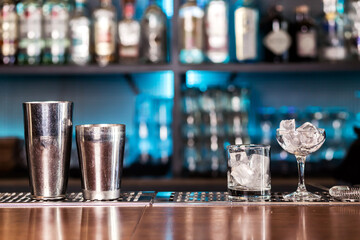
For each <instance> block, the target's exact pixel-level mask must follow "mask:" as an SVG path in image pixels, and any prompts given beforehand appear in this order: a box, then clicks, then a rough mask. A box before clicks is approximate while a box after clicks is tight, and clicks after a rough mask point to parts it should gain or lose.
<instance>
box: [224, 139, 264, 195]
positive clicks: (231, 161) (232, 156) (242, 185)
mask: <svg viewBox="0 0 360 240" xmlns="http://www.w3.org/2000/svg"><path fill="white" fill-rule="evenodd" d="M227 154H228V171H227V174H228V177H227V179H228V182H227V185H228V192H229V199H230V200H231V201H266V200H269V199H270V189H271V185H270V146H269V145H255V144H243V145H230V146H228V147H227Z"/></svg>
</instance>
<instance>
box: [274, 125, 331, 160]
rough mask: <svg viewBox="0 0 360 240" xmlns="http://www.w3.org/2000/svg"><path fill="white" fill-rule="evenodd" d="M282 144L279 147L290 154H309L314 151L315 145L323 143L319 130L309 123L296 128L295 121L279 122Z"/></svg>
mask: <svg viewBox="0 0 360 240" xmlns="http://www.w3.org/2000/svg"><path fill="white" fill-rule="evenodd" d="M279 129H280V130H281V131H284V132H282V141H283V142H282V143H280V145H281V146H282V147H283V148H284V149H285V150H286V151H288V152H290V153H293V154H294V153H298V154H299V153H306V152H307V153H309V152H312V150H315V148H316V147H317V145H318V144H319V143H321V142H322V141H324V136H323V135H322V134H320V132H319V129H318V128H317V127H315V126H314V125H313V124H311V123H310V122H306V123H304V124H303V125H301V126H300V127H298V128H296V125H295V119H290V120H283V121H281V122H280V128H279Z"/></svg>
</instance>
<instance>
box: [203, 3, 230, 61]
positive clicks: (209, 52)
mask: <svg viewBox="0 0 360 240" xmlns="http://www.w3.org/2000/svg"><path fill="white" fill-rule="evenodd" d="M227 11H228V7H227V3H226V2H225V1H224V0H210V1H209V3H208V4H207V6H206V9H205V20H204V22H205V25H204V26H205V41H206V44H205V54H206V57H207V59H208V60H209V61H210V62H213V63H226V62H228V61H229V39H228V14H227Z"/></svg>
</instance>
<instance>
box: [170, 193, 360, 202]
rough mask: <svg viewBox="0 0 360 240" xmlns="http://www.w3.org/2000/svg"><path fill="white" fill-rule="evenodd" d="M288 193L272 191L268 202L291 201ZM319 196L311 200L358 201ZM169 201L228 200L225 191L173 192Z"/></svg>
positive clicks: (357, 200) (325, 195)
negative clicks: (286, 197)
mask: <svg viewBox="0 0 360 240" xmlns="http://www.w3.org/2000/svg"><path fill="white" fill-rule="evenodd" d="M286 194H288V193H287V192H285V193H280V192H273V193H271V198H270V200H269V201H268V202H273V203H287V202H291V201H289V200H285V199H284V198H283V195H286ZM315 194H318V195H320V196H321V199H320V200H316V201H313V202H323V203H325V202H332V203H335V202H360V201H359V199H335V198H333V197H331V196H330V195H329V193H328V192H315ZM169 202H177V203H200V202H204V203H205V202H229V194H228V193H227V192H174V193H172V194H171V195H170V197H169Z"/></svg>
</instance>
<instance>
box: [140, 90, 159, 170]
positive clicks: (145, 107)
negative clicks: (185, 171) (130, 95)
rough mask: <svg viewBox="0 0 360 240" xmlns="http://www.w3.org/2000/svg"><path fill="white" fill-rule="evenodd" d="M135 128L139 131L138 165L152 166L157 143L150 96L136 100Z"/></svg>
mask: <svg viewBox="0 0 360 240" xmlns="http://www.w3.org/2000/svg"><path fill="white" fill-rule="evenodd" d="M135 111H136V112H135V128H136V130H137V136H136V143H137V147H138V149H137V151H136V152H137V161H136V162H137V163H139V164H140V165H150V164H151V162H153V153H152V151H153V150H154V148H153V147H152V145H153V143H154V142H155V139H153V138H154V136H155V134H154V122H153V121H152V117H153V115H154V102H153V98H152V97H151V96H149V95H145V94H144V95H139V96H138V97H137V98H136V110H135Z"/></svg>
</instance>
